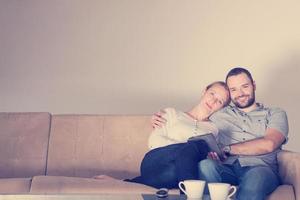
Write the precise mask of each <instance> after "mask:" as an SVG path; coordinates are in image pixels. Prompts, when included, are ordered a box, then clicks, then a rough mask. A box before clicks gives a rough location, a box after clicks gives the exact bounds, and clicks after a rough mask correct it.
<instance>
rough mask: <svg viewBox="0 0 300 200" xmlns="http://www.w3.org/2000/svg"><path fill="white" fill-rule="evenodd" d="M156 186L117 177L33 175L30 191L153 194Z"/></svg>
mask: <svg viewBox="0 0 300 200" xmlns="http://www.w3.org/2000/svg"><path fill="white" fill-rule="evenodd" d="M155 192H156V189H155V188H152V187H148V186H145V185H142V184H137V183H129V182H124V181H122V180H117V179H93V178H80V177H64V176H36V177H33V180H32V184H31V190H30V193H33V194H59V193H65V194H68V193H69V194H83V193H91V194H104V193H106V194H108V193H109V194H115V193H118V194H120V193H122V194H140V193H144V194H153V193H155Z"/></svg>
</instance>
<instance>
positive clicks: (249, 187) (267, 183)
mask: <svg viewBox="0 0 300 200" xmlns="http://www.w3.org/2000/svg"><path fill="white" fill-rule="evenodd" d="M199 176H200V179H202V180H205V181H207V182H208V183H210V182H223V183H230V184H232V185H238V191H237V194H236V199H238V200H264V199H265V198H266V196H267V195H268V194H270V193H271V192H273V191H274V190H275V189H276V187H277V186H278V185H279V184H280V179H279V177H278V175H277V174H276V173H275V172H274V171H273V170H272V169H271V168H270V167H268V166H250V167H248V166H247V167H241V165H240V163H239V162H238V160H237V161H235V162H234V163H233V164H232V165H223V164H221V163H220V162H218V161H214V160H211V159H205V160H202V161H201V162H200V163H199ZM205 193H207V194H208V188H207V185H206V188H205Z"/></svg>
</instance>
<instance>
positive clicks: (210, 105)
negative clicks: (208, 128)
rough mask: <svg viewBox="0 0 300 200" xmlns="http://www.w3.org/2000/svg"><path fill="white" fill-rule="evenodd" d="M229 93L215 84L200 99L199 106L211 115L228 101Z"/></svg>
mask: <svg viewBox="0 0 300 200" xmlns="http://www.w3.org/2000/svg"><path fill="white" fill-rule="evenodd" d="M229 98H230V97H229V92H228V90H226V89H225V88H224V87H223V86H221V85H219V84H215V85H213V86H211V87H210V88H209V89H208V90H206V91H205V92H204V94H203V96H202V98H201V103H200V104H201V106H203V107H204V109H206V110H207V113H208V114H209V115H211V114H212V113H214V112H216V111H217V110H219V109H221V108H223V107H224V106H225V104H226V102H227V101H228V99H229Z"/></svg>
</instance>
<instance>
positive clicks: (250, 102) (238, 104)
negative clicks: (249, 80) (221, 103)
mask: <svg viewBox="0 0 300 200" xmlns="http://www.w3.org/2000/svg"><path fill="white" fill-rule="evenodd" d="M239 98H240V97H239ZM254 102H255V95H254V93H253V95H252V97H250V98H249V99H248V101H247V103H246V104H240V103H239V102H238V101H235V100H234V101H232V103H233V104H234V105H235V106H236V107H238V108H248V107H250V106H252V105H253V104H254Z"/></svg>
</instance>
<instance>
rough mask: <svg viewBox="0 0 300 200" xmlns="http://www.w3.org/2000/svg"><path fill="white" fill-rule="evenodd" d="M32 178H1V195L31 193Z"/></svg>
mask: <svg viewBox="0 0 300 200" xmlns="http://www.w3.org/2000/svg"><path fill="white" fill-rule="evenodd" d="M30 185H31V178H1V179H0V194H24V193H29V191H30Z"/></svg>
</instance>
